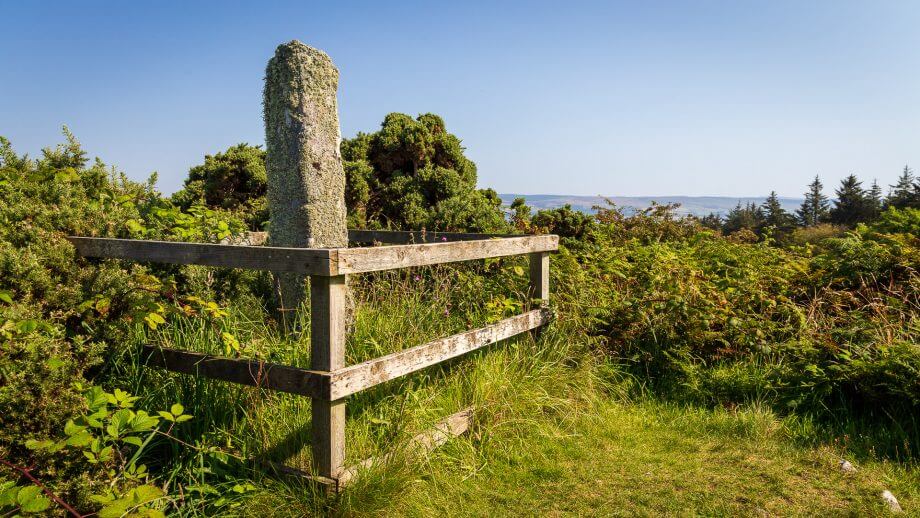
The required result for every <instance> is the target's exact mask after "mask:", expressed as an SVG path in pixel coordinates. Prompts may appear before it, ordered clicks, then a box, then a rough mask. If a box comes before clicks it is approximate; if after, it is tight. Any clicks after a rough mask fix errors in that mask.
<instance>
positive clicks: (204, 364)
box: [143, 345, 330, 399]
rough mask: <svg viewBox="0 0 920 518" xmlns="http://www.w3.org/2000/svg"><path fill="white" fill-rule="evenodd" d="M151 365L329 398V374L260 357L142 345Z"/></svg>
mask: <svg viewBox="0 0 920 518" xmlns="http://www.w3.org/2000/svg"><path fill="white" fill-rule="evenodd" d="M143 354H144V358H145V360H146V364H147V366H148V367H159V368H161V369H166V370H168V371H172V372H181V373H183V374H192V375H197V376H201V377H204V378H210V379H216V380H222V381H229V382H231V383H239V384H242V385H250V386H253V387H261V388H265V389H269V390H278V391H281V392H288V393H291V394H298V395H302V396H309V397H314V398H321V399H329V394H330V393H329V387H330V376H329V373H327V372H315V371H310V370H306V369H298V368H297V367H288V366H286V365H277V364H273V363H267V362H263V361H259V360H243V359H234V358H224V357H221V356H212V355H208V354H202V353H196V352H191V351H179V350H176V349H164V348H160V347H156V346H152V345H145V346H143Z"/></svg>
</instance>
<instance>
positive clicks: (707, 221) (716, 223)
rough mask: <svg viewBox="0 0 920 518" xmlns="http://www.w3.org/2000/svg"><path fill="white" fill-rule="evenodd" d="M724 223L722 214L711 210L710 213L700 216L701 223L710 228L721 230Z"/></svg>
mask: <svg viewBox="0 0 920 518" xmlns="http://www.w3.org/2000/svg"><path fill="white" fill-rule="evenodd" d="M723 224H724V222H723V221H722V216H720V215H718V214H716V213H715V212H710V213H709V214H707V215H705V216H703V217H702V218H700V225H703V226H704V227H706V228H708V229H710V230H716V231H719V232H721V231H722V225H723Z"/></svg>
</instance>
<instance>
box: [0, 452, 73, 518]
mask: <svg viewBox="0 0 920 518" xmlns="http://www.w3.org/2000/svg"><path fill="white" fill-rule="evenodd" d="M0 463H2V464H3V465H4V466H6V467H8V468H10V469H12V470H15V471H18V472H20V473H22V476H24V477H26V478H27V479H29V482H31V483H33V484H35V485H36V486H38V487H39V489H41V490H42V491H43V492H44V493H45V494H46V495H48V498H50V499H52V500H54V501H55V503H57V504H58V505H59V506H61V507H63V508H64V509H66V510H67V512H69V513H70V514H72V515H73V516H76V517H77V518H82V517H83V515H81V514H80V513H78V512H77V510H76V509H74V508H73V507H71V506H70V505H69V504H68V503H67V502H65V501H63V500H61V499H60V498H58V496H57V495H55V494H54V493H53V492H51V490H50V489H48V488H47V487H45V485H44V484H42V483H41V481H40V480H38V479H37V478H35V476H33V475H32V473H30V471H29V468H23V467H21V466H17V465H15V464H13V463H12V462H8V461H5V460H3V459H0Z"/></svg>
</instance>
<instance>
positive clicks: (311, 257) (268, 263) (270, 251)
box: [67, 236, 338, 275]
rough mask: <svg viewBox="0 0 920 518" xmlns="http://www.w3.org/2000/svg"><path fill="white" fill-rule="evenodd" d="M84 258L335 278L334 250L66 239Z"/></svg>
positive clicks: (107, 239) (82, 238)
mask: <svg viewBox="0 0 920 518" xmlns="http://www.w3.org/2000/svg"><path fill="white" fill-rule="evenodd" d="M67 239H68V240H69V241H70V242H71V243H73V245H74V246H75V247H76V248H77V253H78V254H80V255H81V256H83V257H100V258H109V259H131V260H135V261H149V262H156V263H172V264H200V265H205V266H223V267H227V268H248V269H253V270H271V271H276V272H297V273H302V274H307V275H334V274H335V272H334V270H333V268H334V267H335V265H336V264H337V260H336V256H337V250H338V249H335V248H332V249H321V248H281V247H268V246H241V245H217V244H209V243H179V242H174V241H143V240H138V239H112V238H100V237H76V236H70V237H68V238H67Z"/></svg>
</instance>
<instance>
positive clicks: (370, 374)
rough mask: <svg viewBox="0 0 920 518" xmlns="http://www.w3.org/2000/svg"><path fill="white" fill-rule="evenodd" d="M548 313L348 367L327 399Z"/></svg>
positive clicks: (524, 327) (539, 321) (336, 376)
mask: <svg viewBox="0 0 920 518" xmlns="http://www.w3.org/2000/svg"><path fill="white" fill-rule="evenodd" d="M550 318H551V315H550V313H549V312H548V311H544V310H542V309H536V310H533V311H529V312H527V313H524V314H521V315H517V316H514V317H511V318H506V319H505V320H502V321H501V322H498V323H496V324H493V325H490V326H486V327H483V328H480V329H474V330H472V331H466V332H464V333H460V334H456V335H453V336H449V337H447V338H441V339H439V340H435V341H433V342H428V343H426V344H423V345H419V346H417V347H413V348H411V349H406V350H404V351H399V352H395V353H393V354H388V355H386V356H381V357H380V358H376V359H374V360H369V361H366V362H363V363H358V364H356V365H351V366H349V367H345V368H342V369H339V370H336V371H333V372H332V373H331V376H332V380H331V384H332V386H331V387H330V394H329V397H331V398H332V399H341V398H344V397H347V396H350V395H352V394H355V393H357V392H361V391H362V390H365V389H368V388H370V387H373V386H375V385H379V384H380V383H384V382H387V381H389V380H392V379H395V378H398V377H400V376H405V375H406V374H410V373H412V372H415V371H417V370H420V369H424V368H426V367H431V366H432V365H437V364H438V363H441V362H443V361H445V360H449V359H451V358H456V357H457V356H460V355H463V354H466V353H468V352H470V351H475V350H476V349H480V348H482V347H485V346H487V345H489V344H493V343H495V342H498V341H499V340H504V339H506V338H510V337H512V336H514V335H517V334H520V333H523V332H526V331H529V330H531V329H535V328H537V327H540V326H542V325H544V324H546V323H547V322H549V320H550Z"/></svg>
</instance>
